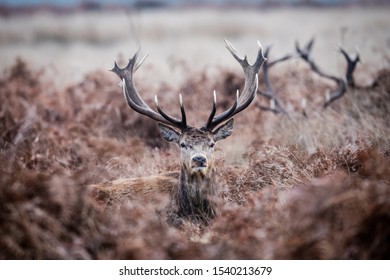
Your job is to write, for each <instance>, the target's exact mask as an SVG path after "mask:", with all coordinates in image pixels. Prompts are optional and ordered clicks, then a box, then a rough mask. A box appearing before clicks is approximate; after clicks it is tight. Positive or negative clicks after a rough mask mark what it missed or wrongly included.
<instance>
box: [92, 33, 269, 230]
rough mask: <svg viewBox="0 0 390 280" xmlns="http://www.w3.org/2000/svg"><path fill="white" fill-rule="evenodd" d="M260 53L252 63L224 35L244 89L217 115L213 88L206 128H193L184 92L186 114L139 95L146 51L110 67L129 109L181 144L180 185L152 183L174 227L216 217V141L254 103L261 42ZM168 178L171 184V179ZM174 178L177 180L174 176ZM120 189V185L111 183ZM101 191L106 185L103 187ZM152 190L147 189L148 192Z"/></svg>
mask: <svg viewBox="0 0 390 280" xmlns="http://www.w3.org/2000/svg"><path fill="white" fill-rule="evenodd" d="M257 43H258V51H257V57H256V59H255V62H254V63H253V64H250V63H249V62H248V59H247V56H246V55H245V56H244V58H241V57H240V56H239V54H238V52H237V51H236V50H235V48H234V47H233V45H232V44H231V43H230V42H229V41H228V40H226V39H225V46H226V48H227V49H228V51H229V52H230V53H231V54H232V56H233V57H234V59H235V60H237V62H238V63H239V64H240V65H241V67H242V70H243V72H244V78H245V83H244V88H243V90H242V92H241V94H240V93H239V90H237V93H236V96H235V100H234V102H233V104H232V105H231V106H230V107H229V108H228V109H227V110H225V111H223V112H221V113H219V114H217V96H216V92H215V90H214V92H213V101H212V106H211V112H210V114H209V116H208V118H207V120H206V122H204V124H203V126H201V127H194V126H191V125H189V124H188V122H187V117H186V111H185V107H184V102H183V97H182V95H181V94H180V95H179V105H180V112H181V118H177V117H175V116H172V115H170V114H169V113H167V112H166V111H164V110H163V108H162V107H161V106H160V104H159V101H158V97H157V95H155V98H154V101H155V106H156V110H153V109H152V108H151V107H149V105H147V104H146V102H145V101H144V100H143V99H142V97H141V96H140V95H139V93H138V91H137V89H136V87H135V84H134V74H135V72H136V71H137V70H138V69H139V68H140V66H141V64H142V63H143V62H144V60H145V59H146V57H147V55H146V56H145V57H143V58H142V59H141V60H140V61H139V62H138V61H137V60H138V55H139V51H140V49H138V51H137V52H136V53H135V55H134V56H133V57H132V58H131V59H130V60H129V62H128V64H127V66H126V67H124V68H120V67H119V66H118V65H117V63H116V62H115V65H114V68H113V69H112V70H111V71H112V72H114V73H115V74H116V75H117V76H118V77H119V78H120V80H121V87H122V91H123V95H124V97H125V100H126V101H127V104H128V105H129V107H130V108H131V109H132V110H134V111H135V112H137V113H139V114H141V115H144V116H146V117H149V118H151V119H152V120H154V121H155V122H157V126H158V130H159V132H160V135H161V137H162V138H163V139H164V140H165V141H167V142H169V143H174V144H176V145H177V146H178V147H179V148H180V173H179V177H178V180H177V181H176V182H177V184H176V185H174V186H173V184H172V180H171V179H169V176H168V177H165V179H162V180H161V178H159V176H156V177H154V178H153V179H151V180H152V184H157V185H158V186H160V187H161V188H162V189H164V190H162V191H163V192H166V193H168V194H169V196H170V201H169V203H168V206H167V208H166V212H167V213H168V217H167V219H166V220H167V222H168V224H170V225H174V226H180V225H181V224H182V222H183V221H190V222H194V223H198V224H206V225H207V224H208V223H209V222H210V220H212V219H214V218H215V217H216V216H217V206H218V205H217V202H216V199H215V196H216V195H217V189H218V184H217V182H216V170H215V165H214V162H215V156H214V149H215V144H216V143H217V142H219V141H221V140H223V139H226V138H228V137H229V136H230V135H231V134H232V133H233V124H234V118H233V117H234V116H235V115H236V114H238V113H240V112H242V111H243V110H245V109H246V108H248V106H249V105H250V104H251V103H252V101H253V100H254V98H255V97H256V93H257V89H258V72H259V70H260V68H261V66H262V65H263V63H264V62H265V61H266V58H265V57H264V55H263V48H262V46H261V44H260V42H259V41H258V42H257ZM127 182H128V183H129V185H128V186H127V187H128V188H131V185H132V184H133V185H138V187H137V190H136V191H135V192H142V186H140V185H142V184H140V183H139V180H131V181H127ZM167 182H168V183H167ZM173 182H175V180H173ZM111 187H115V184H113V185H111ZM98 189H99V190H102V189H103V188H101V187H98ZM146 190H147V188H145V191H146Z"/></svg>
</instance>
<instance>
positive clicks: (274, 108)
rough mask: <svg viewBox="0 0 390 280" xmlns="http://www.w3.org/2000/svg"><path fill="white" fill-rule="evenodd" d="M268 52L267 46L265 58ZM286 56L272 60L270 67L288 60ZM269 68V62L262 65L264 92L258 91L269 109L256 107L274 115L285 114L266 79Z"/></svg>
mask: <svg viewBox="0 0 390 280" xmlns="http://www.w3.org/2000/svg"><path fill="white" fill-rule="evenodd" d="M270 50H271V45H270V46H268V47H267V48H266V49H265V52H264V54H265V56H266V57H268V54H269V52H270ZM288 56H289V55H286V56H284V57H282V58H281V59H276V60H274V61H273V64H272V66H273V65H275V64H276V63H278V62H282V61H285V60H287V59H289V58H290V57H291V56H290V57H288ZM287 57H288V58H287ZM271 62H272V61H271ZM269 67H270V63H269V60H267V61H265V62H264V64H263V81H264V84H265V91H261V90H260V95H261V96H264V97H266V98H268V99H269V101H270V107H265V106H262V105H258V107H259V108H260V109H261V110H264V111H271V112H273V113H274V114H279V113H287V112H286V110H284V109H283V106H282V105H281V102H280V101H279V100H278V99H277V98H276V96H275V94H274V91H273V89H272V86H271V82H270V80H269V77H268V69H269Z"/></svg>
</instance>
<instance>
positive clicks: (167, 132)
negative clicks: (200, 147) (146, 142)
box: [158, 123, 180, 143]
mask: <svg viewBox="0 0 390 280" xmlns="http://www.w3.org/2000/svg"><path fill="white" fill-rule="evenodd" d="M158 129H159V130H160V134H161V137H162V138H163V139H164V140H165V141H167V142H174V143H179V140H180V133H179V132H177V131H176V130H174V129H173V128H170V127H169V126H167V125H165V124H162V123H159V124H158Z"/></svg>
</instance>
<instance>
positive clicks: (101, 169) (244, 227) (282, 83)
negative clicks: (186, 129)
mask: <svg viewBox="0 0 390 280" xmlns="http://www.w3.org/2000/svg"><path fill="white" fill-rule="evenodd" d="M302 73H304V72H302ZM388 73H389V70H383V71H382V72H380V73H379V76H378V79H377V80H376V82H375V83H374V85H373V86H372V87H370V88H363V89H356V90H354V91H352V92H350V93H348V96H345V98H343V99H342V100H340V101H339V102H337V103H335V104H334V106H333V107H332V109H331V110H328V111H323V112H322V113H321V114H314V113H313V115H312V117H311V118H309V119H306V120H305V119H302V118H300V116H294V115H292V116H291V118H290V119H287V118H286V117H283V116H273V115H271V114H267V113H265V112H261V111H260V110H258V109H257V108H255V106H253V107H251V108H249V109H248V112H246V113H245V114H243V115H242V116H240V117H239V118H237V120H236V128H235V131H236V133H235V135H233V136H232V137H233V138H234V137H236V138H234V139H235V140H234V139H233V140H232V142H233V143H234V141H236V144H235V145H237V143H239V142H240V141H241V139H243V138H244V136H245V138H247V139H249V140H250V141H251V142H250V143H251V144H250V145H249V146H248V148H247V150H246V151H247V153H246V154H245V155H243V159H242V162H241V163H240V164H238V165H237V166H235V165H231V164H228V163H225V162H224V161H223V159H222V158H220V159H219V160H218V162H217V166H218V179H219V182H220V185H221V189H222V194H223V203H222V206H221V207H222V209H221V211H220V216H219V217H218V218H216V219H215V220H214V222H213V223H212V224H211V225H210V226H209V227H208V228H207V229H205V230H204V232H201V233H200V232H198V229H197V228H196V227H194V226H193V225H190V224H189V225H188V226H186V227H185V228H184V231H179V230H178V229H175V228H172V227H168V226H166V225H165V223H163V222H161V221H160V220H159V218H158V215H157V214H156V209H161V208H162V207H164V203H166V201H165V200H164V199H163V198H162V201H161V202H159V203H157V202H155V201H154V203H145V201H142V202H140V201H137V200H130V199H122V200H118V203H113V204H110V205H104V204H102V203H101V202H97V201H96V200H95V198H94V196H93V195H91V193H90V192H89V189H88V187H87V186H88V185H89V184H93V183H99V182H104V181H110V180H113V179H117V178H132V177H137V176H142V175H151V174H158V173H161V172H168V171H175V170H178V159H177V157H178V154H177V151H175V150H174V149H170V148H168V146H167V145H165V144H163V141H162V140H161V139H160V136H159V135H158V134H157V129H156V126H155V124H154V123H153V122H151V121H149V120H147V119H146V118H143V117H142V116H138V115H137V114H135V113H133V112H132V111H131V110H130V109H129V108H128V107H127V104H126V102H125V101H124V100H123V96H122V95H121V94H120V89H119V88H118V87H117V83H116V80H115V79H114V77H112V78H111V76H110V74H109V73H101V72H96V73H93V74H90V75H89V76H87V77H86V78H85V81H84V82H83V83H81V84H78V85H74V86H72V87H69V88H67V89H64V90H58V89H56V88H55V86H54V85H53V84H52V83H50V82H48V79H47V78H45V76H44V73H39V72H38V73H37V72H33V71H30V70H29V69H28V67H27V65H25V63H23V62H22V61H18V62H17V63H16V64H15V66H14V67H13V68H12V69H10V70H9V71H7V72H6V73H5V74H4V75H2V77H1V78H0V170H1V171H0V172H1V176H0V258H4V259H115V258H130V259H207V258H222V259H227V258H233V259H234V258H249V259H254V258H267V259H268V258H272V259H274V258H277V259H319V258H324V259H388V258H389V257H390V247H389V244H390V243H389V240H390V158H389V154H390V152H389V151H390V149H389V137H388V133H387V132H388V127H389V122H390V121H389V120H390V118H389V111H388V109H389V98H390V95H389V93H390V83H389V75H388ZM229 75H230V76H228V75H227V76H226V77H228V78H225V79H224V80H221V81H215V82H212V79H210V78H209V77H207V75H205V74H202V75H201V74H193V76H192V77H191V79H189V82H187V83H185V85H183V86H182V87H181V92H182V93H183V97H184V99H185V100H186V104H189V106H187V110H188V111H189V114H188V115H189V118H190V119H193V120H195V119H198V118H200V119H202V120H203V119H205V118H206V117H207V116H206V114H207V113H208V110H204V112H203V110H199V108H207V109H208V108H209V105H210V100H211V89H213V88H214V87H215V88H217V91H218V92H219V91H220V92H222V91H223V92H231V93H234V92H235V89H236V88H237V87H239V86H240V79H238V78H237V76H236V75H235V74H231V73H230V74H229ZM299 78H301V79H299ZM275 79H276V82H275V85H276V87H280V90H278V92H280V93H281V94H282V97H281V98H283V96H284V94H285V95H286V98H287V96H288V98H287V99H285V100H288V102H291V105H292V106H296V105H297V102H298V100H299V96H294V95H292V94H290V93H288V95H287V92H289V90H288V88H287V85H288V84H292V85H294V88H300V89H302V91H301V92H300V93H299V94H302V95H305V94H306V93H307V94H308V95H310V96H311V98H312V100H313V104H314V105H315V104H316V103H315V102H316V101H318V104H320V102H321V100H320V99H321V91H322V89H323V88H324V87H326V85H325V86H324V85H323V84H322V83H321V81H318V80H315V78H313V77H312V76H310V75H308V73H304V75H303V74H300V73H299V72H292V74H291V75H289V76H285V77H284V78H283V76H278V77H275ZM291 81H294V82H295V81H300V82H299V83H297V82H295V83H294V82H291ZM138 84H140V87H142V86H145V85H142V83H138ZM317 85H318V86H317ZM318 88H320V90H319V89H318ZM284 92H286V93H284ZM293 92H294V94H295V92H296V91H295V90H294V91H293ZM193 93H197V94H202V97H204V98H199V95H197V94H193ZM209 93H210V94H209ZM315 93H316V94H315ZM176 97H177V96H173V97H172V98H175V100H176ZM218 98H219V100H220V104H222V105H224V104H226V106H229V104H230V103H229V100H231V96H228V95H226V96H225V95H223V94H219V96H218ZM166 99H167V100H162V102H163V105H164V108H165V107H166V108H167V109H172V110H175V108H176V107H177V106H175V105H177V104H176V103H174V102H171V101H172V100H168V99H169V97H168V95H167V97H166ZM195 101H196V102H198V103H199V102H200V104H199V107H197V106H195V105H194V104H196V102H195ZM171 103H173V104H171ZM191 104H192V105H191ZM314 105H313V106H314ZM200 111H202V112H200ZM199 114H200V116H199ZM295 117H296V118H297V119H295V120H291V119H293V118H295ZM251 119H256V120H258V121H257V123H256V124H252V125H248V124H249V123H250V120H251ZM356 124H358V126H356ZM301 126H302V127H303V128H302V127H301ZM324 127H326V128H327V129H329V133H330V134H331V135H332V137H333V138H332V139H322V140H323V142H321V141H319V140H318V142H316V143H317V146H315V150H314V151H313V150H312V149H311V148H312V147H311V146H310V145H307V146H305V145H306V143H307V142H305V141H306V140H307V138H308V135H309V136H313V135H317V134H318V135H319V136H320V135H321V133H322V130H323V128H324ZM329 127H330V128H332V129H330V128H329ZM273 129H274V130H273ZM320 130H321V131H320ZM356 133H360V135H361V136H359V137H356ZM297 134H299V137H300V138H298V137H297V136H296V135H297ZM296 139H299V140H297V141H295V140H296ZM302 139H303V140H302ZM228 141H229V140H227V141H226V144H224V145H225V146H224V152H225V155H226V157H227V158H228V157H229V153H230V152H233V151H234V149H235V147H234V144H233V145H230V146H229V142H228ZM294 142H296V144H295V145H291V144H292V143H294ZM156 147H157V149H156ZM156 203H157V204H158V205H157V206H156V205H155V204H156Z"/></svg>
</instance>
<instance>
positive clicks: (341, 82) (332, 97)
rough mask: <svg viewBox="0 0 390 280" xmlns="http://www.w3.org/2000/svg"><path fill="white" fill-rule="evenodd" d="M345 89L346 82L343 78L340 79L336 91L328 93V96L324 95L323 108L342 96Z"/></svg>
mask: <svg viewBox="0 0 390 280" xmlns="http://www.w3.org/2000/svg"><path fill="white" fill-rule="evenodd" d="M346 91H347V82H346V81H345V80H344V79H340V80H339V82H338V87H337V89H336V91H334V92H333V93H331V94H329V96H326V98H325V102H324V105H323V108H324V109H325V108H326V107H328V106H329V105H330V103H332V102H333V101H335V100H337V99H339V98H340V97H342V96H343V95H344V93H345V92H346Z"/></svg>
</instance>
